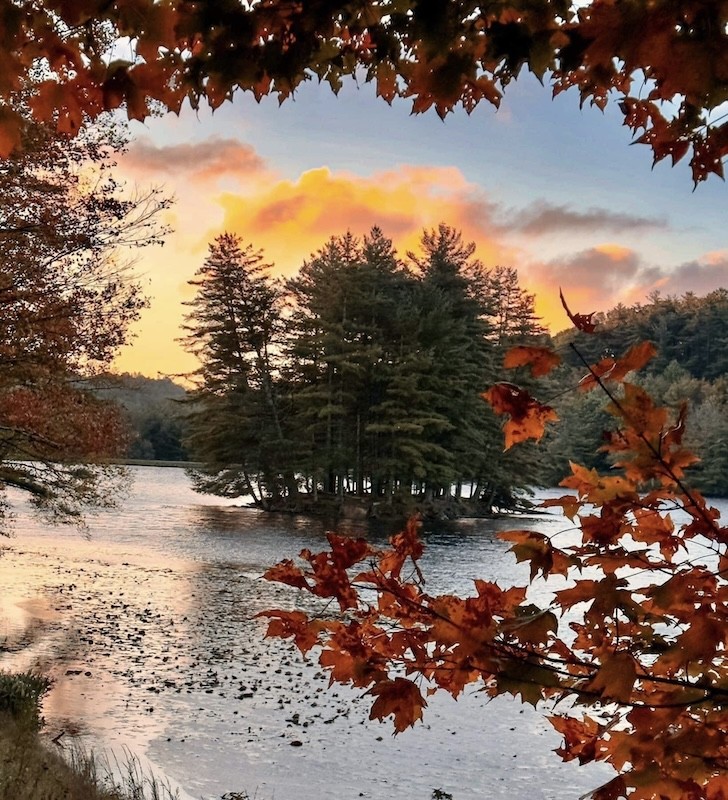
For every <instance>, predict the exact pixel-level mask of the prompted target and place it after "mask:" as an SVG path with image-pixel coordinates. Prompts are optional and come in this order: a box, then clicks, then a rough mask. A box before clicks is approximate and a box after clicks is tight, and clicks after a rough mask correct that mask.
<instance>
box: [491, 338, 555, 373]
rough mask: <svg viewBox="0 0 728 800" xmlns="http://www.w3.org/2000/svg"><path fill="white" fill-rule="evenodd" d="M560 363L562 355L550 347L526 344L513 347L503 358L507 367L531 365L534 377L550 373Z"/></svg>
mask: <svg viewBox="0 0 728 800" xmlns="http://www.w3.org/2000/svg"><path fill="white" fill-rule="evenodd" d="M560 363H561V356H560V355H558V353H555V352H554V351H553V350H551V349H550V348H548V347H526V346H525V345H519V346H517V347H511V349H510V350H508V351H507V352H506V355H505V358H504V359H503V366H504V367H505V368H506V369H515V368H516V367H526V366H527V367H530V369H531V375H533V377H534V378H539V377H541V376H542V375H548V373H549V372H551V370H552V369H554V367H556V366H558V365H559V364H560Z"/></svg>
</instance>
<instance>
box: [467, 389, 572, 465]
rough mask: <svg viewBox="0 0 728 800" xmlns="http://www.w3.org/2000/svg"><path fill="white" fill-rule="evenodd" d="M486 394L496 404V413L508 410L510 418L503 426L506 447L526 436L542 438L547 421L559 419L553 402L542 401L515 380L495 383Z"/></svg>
mask: <svg viewBox="0 0 728 800" xmlns="http://www.w3.org/2000/svg"><path fill="white" fill-rule="evenodd" d="M483 397H484V398H485V399H486V400H487V401H488V402H489V403H490V404H491V406H493V411H495V412H496V414H509V415H510V417H511V418H510V420H508V422H506V424H505V425H504V427H503V432H504V434H505V449H506V450H508V448H509V447H511V446H512V445H514V444H516V442H523V441H525V440H526V439H540V438H541V437H542V436H543V435H544V431H545V429H546V423H547V422H555V421H556V420H557V419H558V416H557V415H556V412H555V411H554V410H553V408H551V406H547V405H543V404H542V403H539V402H538V400H536V399H535V398H534V397H531V395H530V394H529V393H528V392H527V391H526V390H525V389H521V388H520V387H519V386H514V384H512V383H496V384H495V386H491V387H490V389H488V391H487V392H485V393H484V394H483Z"/></svg>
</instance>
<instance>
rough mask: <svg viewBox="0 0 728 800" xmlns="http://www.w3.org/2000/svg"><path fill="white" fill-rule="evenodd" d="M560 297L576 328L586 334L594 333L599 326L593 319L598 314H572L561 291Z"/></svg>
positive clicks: (593, 312)
mask: <svg viewBox="0 0 728 800" xmlns="http://www.w3.org/2000/svg"><path fill="white" fill-rule="evenodd" d="M559 297H560V298H561V305H562V306H563V307H564V311H566V313H567V315H568V317H569V319H570V320H571V321H572V323H573V324H574V327H575V328H578V329H579V330H580V331H584V333H594V331H595V330H596V327H597V326H596V325H595V324H594V323H593V322H592V317H593V316H594V314H595V313H596V312H595V311H592V312H591V314H572V313H571V310H570V309H569V306H567V305H566V299H565V298H564V293H563V292H562V291H561V289H559Z"/></svg>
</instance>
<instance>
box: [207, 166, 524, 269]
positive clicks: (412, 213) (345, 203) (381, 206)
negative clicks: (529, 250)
mask: <svg viewBox="0 0 728 800" xmlns="http://www.w3.org/2000/svg"><path fill="white" fill-rule="evenodd" d="M218 203H219V204H220V206H221V207H222V209H223V215H224V219H223V223H222V225H221V226H220V230H229V231H233V232H235V233H237V234H238V235H240V236H241V237H242V238H244V239H246V240H248V241H250V242H251V243H253V244H254V245H255V246H256V247H262V248H263V249H264V250H265V251H266V254H267V256H268V258H269V259H271V260H273V261H274V262H275V263H276V264H277V265H278V267H279V268H280V269H281V271H282V272H284V273H285V274H291V273H292V272H294V271H295V270H296V269H297V268H298V267H299V266H300V264H301V263H302V261H303V259H304V258H306V257H307V256H308V255H309V254H310V253H312V252H315V251H316V250H317V249H318V248H320V247H321V246H322V245H323V244H324V243H325V242H326V240H328V239H329V238H330V237H331V236H332V235H340V234H343V233H345V232H346V231H347V230H350V231H351V232H352V233H354V234H355V235H358V236H361V235H363V234H365V233H367V232H368V231H369V230H370V229H371V227H372V226H374V225H378V226H379V227H380V228H382V230H383V231H384V233H385V235H387V236H389V237H391V238H392V239H393V240H394V244H395V246H396V247H397V249H398V251H399V252H400V253H401V254H404V253H405V252H406V251H407V250H417V249H418V245H419V240H420V237H421V235H422V230H423V228H431V227H435V226H437V225H438V224H439V223H440V222H446V223H447V224H448V225H451V226H453V227H455V228H458V229H459V230H461V231H462V233H463V238H464V239H466V240H469V241H470V240H472V241H474V242H475V243H476V245H477V247H478V255H479V257H480V258H481V260H483V262H484V263H486V264H495V263H509V264H510V263H514V258H515V257H516V255H517V251H516V250H515V249H514V248H513V247H512V246H510V245H507V244H506V243H505V241H504V240H503V237H502V235H501V234H500V233H499V232H498V231H497V230H496V228H495V227H494V226H493V224H492V221H491V219H492V207H491V206H490V205H489V203H488V202H487V200H486V199H485V198H484V197H483V196H482V194H481V193H480V192H479V190H477V189H476V187H474V186H473V185H472V184H470V183H468V181H467V180H466V179H465V177H464V176H463V175H462V173H461V172H460V171H459V170H457V169H455V168H446V167H412V166H400V167H398V168H396V169H393V170H387V171H383V172H379V173H375V174H373V175H371V176H366V177H362V176H359V175H355V174H353V173H348V172H337V173H333V172H331V171H330V170H329V169H328V168H326V167H320V168H317V169H313V170H309V171H307V172H304V173H303V174H301V175H300V177H299V178H298V179H297V180H295V181H289V180H278V181H273V182H269V183H268V184H267V185H266V186H265V187H260V188H259V190H257V191H255V192H252V193H240V192H236V193H232V192H228V193H225V194H223V195H221V196H220V197H219V198H218ZM220 230H217V231H215V233H219V232H220Z"/></svg>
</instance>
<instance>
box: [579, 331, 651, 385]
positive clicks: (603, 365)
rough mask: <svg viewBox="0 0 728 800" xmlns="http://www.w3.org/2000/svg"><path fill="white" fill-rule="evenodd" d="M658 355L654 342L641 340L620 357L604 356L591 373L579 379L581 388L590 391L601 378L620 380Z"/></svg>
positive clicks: (591, 369) (591, 368)
mask: <svg viewBox="0 0 728 800" xmlns="http://www.w3.org/2000/svg"><path fill="white" fill-rule="evenodd" d="M656 355H657V349H656V348H655V346H654V345H653V344H652V342H640V343H639V344H636V345H634V347H631V348H630V349H629V350H628V351H627V353H626V354H625V355H624V356H623V357H622V358H620V359H614V358H604V359H602V360H601V361H600V362H599V363H597V364H594V365H593V366H592V367H590V368H589V369H590V371H589V374H588V375H587V376H586V377H584V378H582V379H581V381H579V389H580V390H581V391H582V392H588V391H591V390H592V389H594V388H595V387H597V386H598V385H599V380H602V381H614V382H620V381H623V380H624V378H625V377H626V376H627V375H628V374H629V373H630V372H636V371H638V370H640V369H642V368H643V367H644V366H645V364H647V363H648V362H649V361H650V360H651V359H653V358H654V357H655V356H656Z"/></svg>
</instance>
